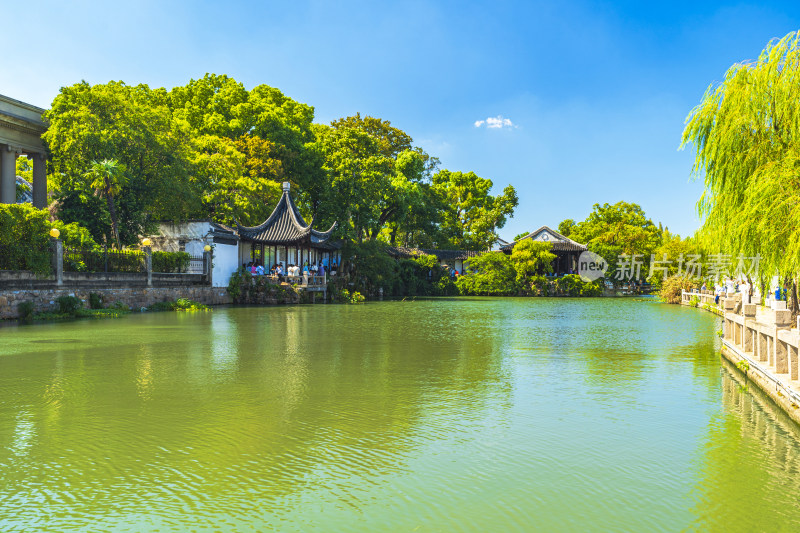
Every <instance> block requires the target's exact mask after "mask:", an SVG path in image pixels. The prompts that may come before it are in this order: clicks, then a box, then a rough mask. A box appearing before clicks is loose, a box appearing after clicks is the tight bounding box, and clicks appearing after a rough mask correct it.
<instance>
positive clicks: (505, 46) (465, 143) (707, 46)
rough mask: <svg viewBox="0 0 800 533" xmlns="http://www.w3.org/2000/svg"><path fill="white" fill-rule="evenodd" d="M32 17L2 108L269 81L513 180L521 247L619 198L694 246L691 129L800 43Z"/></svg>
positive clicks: (760, 36)
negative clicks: (737, 84)
mask: <svg viewBox="0 0 800 533" xmlns="http://www.w3.org/2000/svg"><path fill="white" fill-rule="evenodd" d="M25 13H26V14H27V15H28V17H27V18H25V19H24V20H25V22H24V23H15V24H6V25H5V26H4V29H3V31H2V32H0V49H2V50H3V51H4V58H5V61H3V62H2V63H0V80H2V83H0V93H2V94H5V95H7V96H11V97H13V98H16V99H19V100H23V101H26V102H30V103H32V104H35V105H39V106H42V107H48V106H49V104H50V102H51V101H52V100H53V98H54V97H55V95H56V94H57V92H58V90H59V88H60V87H61V86H64V85H70V84H72V83H76V82H79V81H81V80H82V79H85V80H87V81H88V82H90V83H104V82H107V81H109V80H112V79H113V80H123V81H125V82H126V83H129V84H136V83H147V84H148V85H150V86H151V87H158V86H164V87H172V86H175V85H183V84H185V83H186V82H187V81H188V80H189V79H191V78H199V77H202V76H203V75H204V74H205V73H206V72H214V73H218V74H228V75H229V76H232V77H233V78H235V79H237V80H239V81H241V82H242V83H244V84H245V86H246V87H247V88H251V87H253V86H254V85H258V84H261V83H266V84H268V85H271V86H273V87H277V88H279V89H281V90H282V91H283V92H284V93H285V94H287V95H288V96H290V97H292V98H294V99H296V100H298V101H301V102H305V103H308V104H311V105H313V106H314V107H315V108H316V120H317V121H318V122H329V121H331V120H334V119H336V118H338V117H342V116H348V115H352V114H354V113H356V112H361V113H362V114H368V115H372V116H378V117H381V118H384V119H388V120H390V121H391V122H392V123H393V124H394V125H395V126H397V127H399V128H401V129H403V130H405V131H406V132H408V133H409V134H410V135H411V136H412V137H413V138H414V140H415V142H416V144H418V145H420V146H422V147H423V148H424V149H425V150H426V151H428V152H429V153H431V154H432V155H436V156H438V157H439V158H440V159H441V161H442V166H443V167H444V168H448V169H450V170H462V171H470V170H472V171H474V172H476V173H477V174H478V175H480V176H482V177H486V178H490V179H492V181H493V182H494V184H495V189H496V191H497V192H499V191H500V190H502V188H503V187H504V186H505V185H506V184H509V183H511V184H513V185H514V187H516V189H517V192H518V194H519V197H520V205H519V208H518V209H517V213H516V215H515V216H514V218H513V219H512V220H510V221H509V222H508V224H507V225H506V227H505V228H504V229H503V230H501V232H500V233H501V236H503V237H505V238H507V239H510V238H512V237H513V236H514V235H515V234H517V233H521V232H523V231H528V230H532V229H535V228H538V227H539V226H541V225H545V224H546V225H550V226H554V227H555V226H556V225H557V224H558V223H559V222H560V221H561V220H563V219H565V218H574V219H576V220H582V219H584V218H585V217H586V216H587V215H588V214H589V212H590V211H591V208H592V205H593V204H594V203H604V202H610V203H613V202H617V201H619V200H625V201H628V202H636V203H639V204H640V205H642V207H643V208H644V209H645V211H646V213H647V214H648V215H649V216H650V217H651V218H653V220H654V221H656V222H659V221H660V222H663V223H664V224H665V225H667V226H668V227H669V228H670V229H671V230H673V231H676V232H679V233H681V234H690V233H693V232H694V230H695V229H696V228H697V227H698V225H699V220H698V219H697V216H696V215H695V203H696V200H697V198H698V197H699V195H700V192H701V189H702V187H701V183H700V182H698V181H694V182H692V181H690V177H691V176H690V173H691V167H692V158H693V155H692V151H691V150H690V149H687V150H684V151H678V146H679V144H680V136H681V132H682V130H683V124H684V120H685V118H686V116H687V115H688V113H689V112H690V110H691V109H692V107H693V106H695V105H696V104H697V103H698V102H699V101H700V98H701V97H702V95H703V92H704V91H705V89H706V87H708V85H709V84H710V83H712V82H714V81H718V80H720V79H722V77H723V75H724V73H725V71H726V69H727V68H728V67H730V66H731V65H732V64H733V63H735V62H738V61H742V60H745V59H753V58H756V57H757V56H758V53H759V52H760V51H761V50H762V49H763V48H764V46H765V45H766V43H767V42H768V41H769V40H770V39H772V38H776V37H783V36H784V35H786V34H787V33H789V32H791V31H795V30H798V29H800V3H796V2H786V3H780V2H772V3H770V4H769V5H762V4H759V3H712V2H697V1H693V2H682V1H672V2H663V3H657V2H641V1H630V2H581V1H560V2H533V1H531V2H510V1H509V2H503V1H495V2H466V1H460V2H444V1H442V2H427V1H408V2H346V1H338V2H322V1H319V2H303V1H299V0H298V1H293V2H264V1H261V2H255V1H254V2H243V1H240V2H235V1H233V2H232V1H229V2H224V3H223V2H199V1H198V2H188V1H187V2H182V1H177V0H169V1H165V0H159V1H152V2H136V3H123V2H115V3H111V2H86V1H83V2H81V1H74V2H38V1H30V2H27V3H25ZM18 20H23V19H22V18H20V19H18ZM497 117H502V118H501V119H499V120H498V118H497ZM490 118H491V119H494V120H491V121H488V122H487V119H490ZM480 121H483V123H482V124H480V125H479V126H476V122H477V123H480ZM490 124H491V125H495V126H497V125H499V126H501V127H492V128H490V127H487V126H489V125H490Z"/></svg>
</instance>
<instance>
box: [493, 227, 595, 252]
mask: <svg viewBox="0 0 800 533" xmlns="http://www.w3.org/2000/svg"><path fill="white" fill-rule="evenodd" d="M542 231H547V232H548V233H550V234H551V235H553V236H554V237H555V238H556V239H558V240H555V241H546V242H549V243H552V245H553V251H554V252H583V251H584V250H586V249H587V248H586V245H585V244H581V243H579V242H575V241H573V240H572V239H570V238H569V237H564V236H563V235H561V234H560V233H559V232H557V231H555V230H553V229H550V228H549V227H548V226H542V227H541V228H539V229H537V230H536V231H532V232H530V233H528V234H527V235H525V236H524V237H522V238H521V239H519V240H516V241H514V242H510V243H508V244H506V245H504V246H501V247H500V249H501V250H502V251H504V252H509V253H510V252H511V251H512V250H513V249H514V245H515V244H517V243H518V242H520V241H524V240H525V239H532V238H533V237H535V236H536V235H538V234H539V233H541V232H542Z"/></svg>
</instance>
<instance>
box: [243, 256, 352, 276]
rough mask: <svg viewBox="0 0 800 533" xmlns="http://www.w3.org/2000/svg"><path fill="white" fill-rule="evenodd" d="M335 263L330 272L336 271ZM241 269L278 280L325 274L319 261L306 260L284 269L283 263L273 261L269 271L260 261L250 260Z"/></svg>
mask: <svg viewBox="0 0 800 533" xmlns="http://www.w3.org/2000/svg"><path fill="white" fill-rule="evenodd" d="M336 269H337V265H336V261H334V262H333V263H332V264H331V272H332V273H333V272H336ZM242 270H244V271H245V272H249V273H250V274H251V275H253V276H264V275H265V274H268V275H270V276H272V277H276V278H278V280H280V281H283V279H284V277H296V278H299V277H300V276H324V275H325V265H324V264H323V263H322V261H320V262H319V263H311V264H310V265H309V264H308V261H306V262H305V263H304V264H303V266H302V267H300V266H299V265H295V264H292V263H290V264H289V265H288V266H287V267H286V269H284V267H283V263H275V264H274V265H272V267H271V268H270V269H269V272H267V271H265V269H264V265H262V264H261V261H258V260H256V261H250V262H249V263H246V264H242Z"/></svg>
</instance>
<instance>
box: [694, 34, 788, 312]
mask: <svg viewBox="0 0 800 533" xmlns="http://www.w3.org/2000/svg"><path fill="white" fill-rule="evenodd" d="M799 36H800V34H798V33H795V32H793V33H790V34H789V35H787V36H786V37H784V38H783V39H781V40H779V41H771V42H770V43H769V44H768V45H767V47H766V48H765V49H764V50H763V51H762V52H761V54H760V56H759V57H758V59H757V60H755V61H750V62H743V63H737V64H735V65H733V66H732V67H731V68H730V69H729V70H728V71H727V73H726V74H725V77H724V79H723V80H722V81H721V82H720V83H717V84H712V85H711V86H709V88H708V90H707V91H706V93H705V95H704V96H703V99H702V101H701V102H700V104H699V105H698V106H697V107H695V108H694V109H693V110H692V112H691V113H690V115H689V117H688V118H687V123H686V128H685V130H684V132H683V144H682V146H686V145H689V144H691V145H692V146H693V147H694V149H695V151H696V152H695V163H694V171H695V172H696V175H698V176H700V177H702V179H703V180H704V185H705V190H704V192H703V194H702V196H701V198H700V201H699V202H698V209H699V212H700V215H701V217H702V218H703V227H702V230H701V233H700V235H701V238H702V240H703V243H704V245H705V247H706V248H707V249H709V250H710V251H714V252H716V251H719V252H722V253H724V254H727V255H730V256H732V257H735V256H737V255H739V254H741V255H743V256H747V257H755V256H756V255H758V256H760V270H761V272H762V273H763V272H766V273H767V274H768V275H770V276H771V275H772V273H773V272H778V273H780V274H781V275H782V276H783V277H784V278H790V279H792V280H794V281H795V282H794V285H795V290H794V291H793V292H795V293H796V279H797V275H798V272H800V105H798V94H800V41H799V40H798V38H799ZM793 300H794V302H796V300H797V298H793ZM795 309H796V304H795Z"/></svg>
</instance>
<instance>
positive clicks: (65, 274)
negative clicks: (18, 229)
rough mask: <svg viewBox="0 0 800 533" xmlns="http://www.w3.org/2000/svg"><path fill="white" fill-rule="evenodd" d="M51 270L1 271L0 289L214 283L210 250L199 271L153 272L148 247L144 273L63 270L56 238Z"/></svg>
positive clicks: (126, 286)
mask: <svg viewBox="0 0 800 533" xmlns="http://www.w3.org/2000/svg"><path fill="white" fill-rule="evenodd" d="M51 245H52V256H51V263H52V265H51V271H52V273H51V274H50V275H47V276H39V275H36V274H34V273H33V272H29V271H24V270H0V290H53V289H61V288H65V289H70V288H73V289H81V288H98V289H113V288H138V287H188V286H197V285H211V264H212V256H211V253H210V252H204V254H203V267H202V271H201V272H200V273H191V274H189V273H182V274H172V273H160V272H153V255H152V251H151V249H150V248H149V247H146V248H143V250H142V251H143V252H144V265H143V267H144V268H143V269H142V271H141V272H72V271H69V270H65V269H64V246H63V243H62V241H60V240H58V239H53V240H52V241H51Z"/></svg>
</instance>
